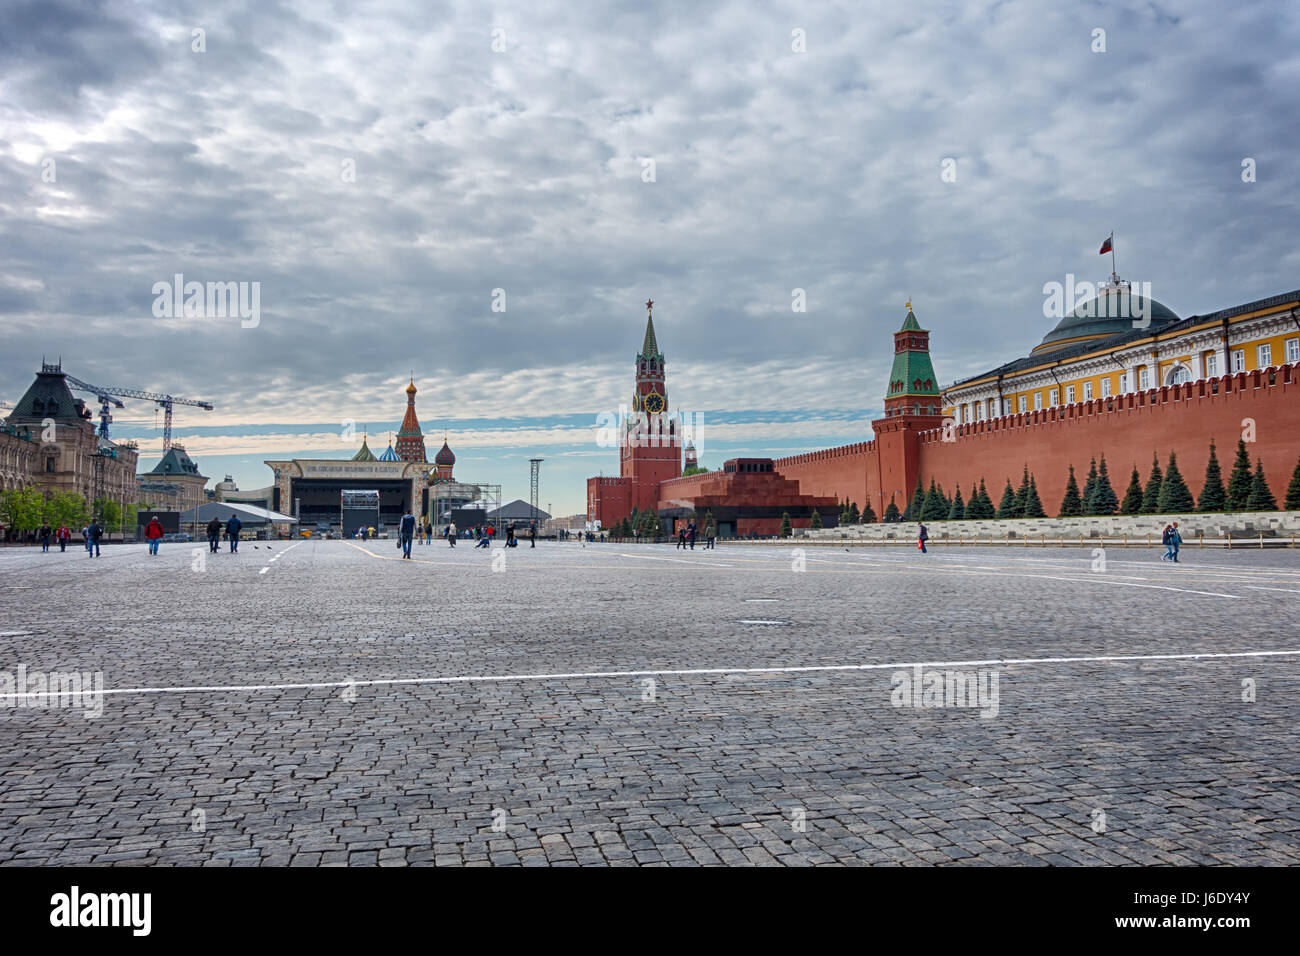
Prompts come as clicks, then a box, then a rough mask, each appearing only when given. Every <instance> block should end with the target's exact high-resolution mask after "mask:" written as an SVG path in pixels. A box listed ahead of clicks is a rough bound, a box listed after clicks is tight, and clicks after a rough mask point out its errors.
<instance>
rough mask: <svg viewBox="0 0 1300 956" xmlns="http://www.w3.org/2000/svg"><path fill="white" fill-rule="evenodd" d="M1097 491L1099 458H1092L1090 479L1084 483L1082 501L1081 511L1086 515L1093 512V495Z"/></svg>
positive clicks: (1089, 469)
mask: <svg viewBox="0 0 1300 956" xmlns="http://www.w3.org/2000/svg"><path fill="white" fill-rule="evenodd" d="M1096 493H1097V459H1096V458H1094V459H1092V464H1091V466H1090V467H1089V468H1088V480H1087V481H1085V482H1084V483H1083V494H1082V496H1081V497H1082V499H1083V500H1082V501H1081V502H1080V513H1081V514H1085V515H1090V514H1093V513H1094V512H1093V510H1092V497H1093V495H1095V494H1096Z"/></svg>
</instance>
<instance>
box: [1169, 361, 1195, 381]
mask: <svg viewBox="0 0 1300 956" xmlns="http://www.w3.org/2000/svg"><path fill="white" fill-rule="evenodd" d="M1191 380H1192V373H1191V372H1189V371H1187V366H1185V365H1175V366H1174V367H1173V368H1171V369H1170V370H1169V374H1168V375H1166V376H1165V384H1166V385H1185V384H1186V383H1188V382H1190V381H1191Z"/></svg>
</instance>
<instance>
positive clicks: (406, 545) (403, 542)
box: [397, 512, 415, 561]
mask: <svg viewBox="0 0 1300 956" xmlns="http://www.w3.org/2000/svg"><path fill="white" fill-rule="evenodd" d="M397 535H398V546H399V547H400V548H401V549H402V557H403V558H405V559H406V560H408V561H409V560H410V559H411V539H412V538H413V537H414V535H415V515H413V514H411V513H410V512H407V513H406V514H404V515H402V522H401V524H400V525H398V530H397Z"/></svg>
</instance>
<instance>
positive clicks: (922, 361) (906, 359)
mask: <svg viewBox="0 0 1300 956" xmlns="http://www.w3.org/2000/svg"><path fill="white" fill-rule="evenodd" d="M899 415H909V416H913V417H916V416H920V417H923V418H928V417H930V416H936V417H939V418H942V416H943V399H942V397H941V395H940V392H939V380H938V378H936V376H935V374H934V366H933V365H932V364H931V363H930V332H929V330H928V329H923V328H921V323H920V322H918V321H917V320H916V314H915V313H914V312H913V311H912V303H911V302H909V303H907V318H906V319H904V320H903V327H902V328H900V329H899V330H898V331H897V332H895V333H894V366H893V368H892V369H890V371H889V388H888V390H887V391H886V392H885V417H886V418H893V417H895V416H899ZM920 427H922V428H925V427H932V426H929V425H928V423H925V424H921V425H920Z"/></svg>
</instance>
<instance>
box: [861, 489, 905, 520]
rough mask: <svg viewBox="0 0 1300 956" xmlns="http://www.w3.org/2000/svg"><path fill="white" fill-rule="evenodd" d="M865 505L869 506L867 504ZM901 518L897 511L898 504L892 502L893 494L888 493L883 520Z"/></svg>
mask: <svg viewBox="0 0 1300 956" xmlns="http://www.w3.org/2000/svg"><path fill="white" fill-rule="evenodd" d="M867 507H868V508H870V507H871V506H870V505H868V506H867ZM901 519H902V515H900V514H899V513H898V505H896V504H894V496H893V495H890V496H889V507H888V508H886V509H885V520H886V521H888V522H894V521H899V520H901Z"/></svg>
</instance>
